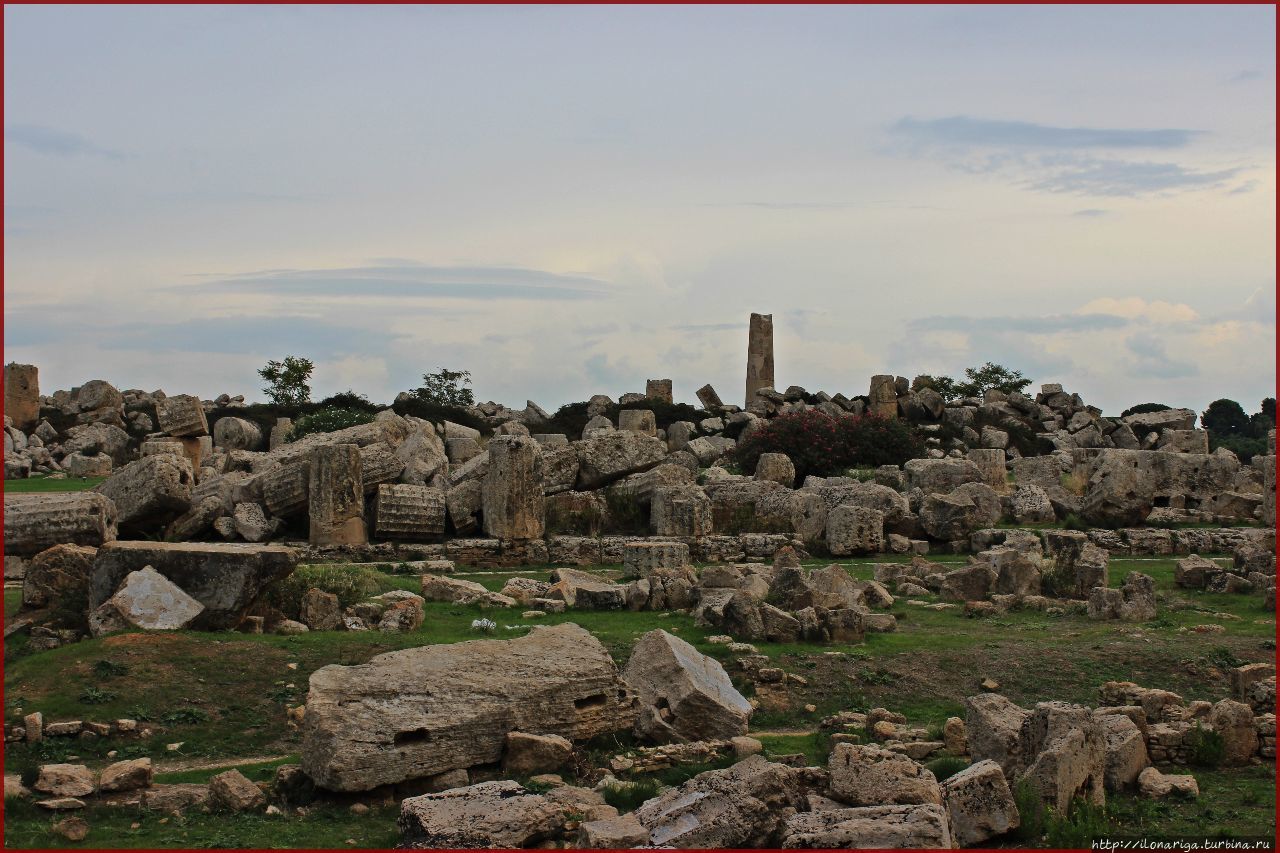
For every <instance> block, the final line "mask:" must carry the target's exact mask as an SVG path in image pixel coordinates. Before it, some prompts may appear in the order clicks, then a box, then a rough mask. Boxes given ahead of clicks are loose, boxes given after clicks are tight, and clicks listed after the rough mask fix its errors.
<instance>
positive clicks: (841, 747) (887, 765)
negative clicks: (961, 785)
mask: <svg viewBox="0 0 1280 853" xmlns="http://www.w3.org/2000/svg"><path fill="white" fill-rule="evenodd" d="M828 769H829V770H830V772H831V792H832V795H833V796H835V797H836V799H838V800H841V801H842V802H846V803H848V804H850V805H854V806H872V805H875V806H881V805H915V804H918V803H936V804H938V805H941V804H942V789H941V788H939V787H938V780H937V779H936V778H935V777H934V775H933V774H932V773H930V772H929V771H928V770H927V769H925V768H924V767H923V766H922V765H920V764H917V763H916V762H914V761H912V760H911V759H910V758H908V757H907V756H905V755H902V754H901V753H897V752H891V751H889V750H887V749H884V748H882V747H879V746H875V745H861V744H852V743H838V744H836V746H835V749H833V750H832V751H831V758H830V761H829V763H828Z"/></svg>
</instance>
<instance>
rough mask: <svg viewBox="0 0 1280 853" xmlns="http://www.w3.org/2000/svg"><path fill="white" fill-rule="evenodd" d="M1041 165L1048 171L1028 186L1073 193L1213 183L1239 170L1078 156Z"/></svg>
mask: <svg viewBox="0 0 1280 853" xmlns="http://www.w3.org/2000/svg"><path fill="white" fill-rule="evenodd" d="M1050 162H1051V161H1045V160H1042V161H1041V163H1042V165H1045V166H1047V167H1048V168H1050V169H1051V170H1052V171H1051V174H1049V175H1047V176H1045V177H1042V178H1038V179H1032V180H1030V181H1029V182H1028V186H1030V187H1031V188H1032V189H1037V190H1044V191H1046V192H1052V193H1075V194H1078V195H1093V196H1138V195H1146V194H1149V193H1162V192H1169V191H1171V190H1187V189H1205V188H1208V187H1217V186H1221V185H1222V184H1224V183H1226V182H1227V181H1229V180H1231V179H1232V178H1234V177H1235V176H1236V175H1237V174H1239V171H1240V170H1239V169H1222V170H1220V171H1216V172H1197V171H1195V170H1194V169H1188V168H1185V167H1183V166H1179V165H1178V164H1176V163H1134V162H1129V161H1126V160H1095V159H1080V160H1075V161H1074V162H1070V161H1068V164H1067V165H1064V166H1061V167H1057V168H1055V167H1054V166H1051V165H1049V163H1050Z"/></svg>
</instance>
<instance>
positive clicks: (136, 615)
mask: <svg viewBox="0 0 1280 853" xmlns="http://www.w3.org/2000/svg"><path fill="white" fill-rule="evenodd" d="M203 612H204V605H203V604H201V603H200V602H198V601H196V600H195V599H194V598H192V597H191V596H189V595H187V594H186V593H185V592H183V591H182V589H181V588H179V587H178V585H177V584H175V583H173V581H171V580H169V579H168V578H166V577H165V576H164V575H162V574H160V573H159V572H157V571H156V570H155V569H153V568H151V567H150V566H145V567H143V568H142V569H141V570H140V571H136V572H130V573H129V575H128V576H127V577H126V578H125V579H124V583H123V584H122V585H121V587H120V589H118V590H117V591H116V594H115V595H113V596H111V597H110V598H109V599H107V600H106V602H105V603H103V604H102V606H100V607H98V608H95V609H94V611H93V612H92V613H91V614H89V630H90V632H91V633H92V634H93V635H94V636H95V637H98V636H101V635H103V634H108V633H110V632H112V631H121V630H126V629H128V628H139V629H141V630H143V631H180V630H182V629H183V628H186V627H187V626H189V625H190V624H191V623H192V622H194V621H195V620H196V619H197V618H198V617H199V616H200V614H201V613H203Z"/></svg>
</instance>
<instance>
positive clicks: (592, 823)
mask: <svg viewBox="0 0 1280 853" xmlns="http://www.w3.org/2000/svg"><path fill="white" fill-rule="evenodd" d="M708 387H710V386H708ZM704 405H705V403H704ZM648 843H649V833H648V832H647V831H646V830H645V828H644V827H643V826H641V824H640V821H638V820H636V816H635V814H633V813H628V814H624V815H621V816H620V817H613V818H606V819H603V820H589V821H584V822H583V823H582V825H581V826H579V827H578V838H577V844H578V847H580V848H587V849H592V850H629V849H632V848H635V847H643V846H645V845H647V844H648Z"/></svg>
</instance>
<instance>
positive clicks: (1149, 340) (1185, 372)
mask: <svg viewBox="0 0 1280 853" xmlns="http://www.w3.org/2000/svg"><path fill="white" fill-rule="evenodd" d="M1124 345H1125V349H1127V350H1128V351H1129V353H1130V354H1131V355H1132V356H1133V357H1132V358H1131V359H1129V361H1130V369H1131V371H1132V372H1133V374H1134V375H1136V376H1146V377H1150V378H1152V379H1184V378H1186V377H1189V376H1195V375H1197V374H1198V373H1199V372H1200V371H1199V368H1197V367H1196V365H1195V363H1194V362H1190V361H1180V360H1178V359H1175V358H1173V357H1171V356H1170V355H1169V353H1168V350H1167V349H1166V348H1165V343H1164V341H1163V340H1161V339H1160V338H1158V337H1156V336H1155V335H1153V334H1151V333H1150V332H1137V333H1135V334H1132V335H1129V336H1128V337H1127V338H1125V341H1124Z"/></svg>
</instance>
